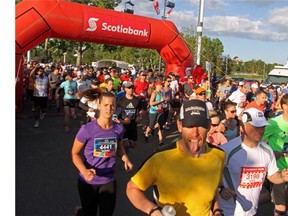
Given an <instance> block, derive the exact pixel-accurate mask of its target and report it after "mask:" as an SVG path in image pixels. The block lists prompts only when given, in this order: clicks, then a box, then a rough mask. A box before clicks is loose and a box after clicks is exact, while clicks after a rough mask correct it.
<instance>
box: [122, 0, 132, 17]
mask: <svg viewBox="0 0 288 216" xmlns="http://www.w3.org/2000/svg"><path fill="white" fill-rule="evenodd" d="M127 5H129V7H130V8H129V7H127ZM134 6H135V5H134V4H133V3H132V2H131V0H129V1H127V2H125V9H124V13H129V14H133V13H134V10H133V7H134Z"/></svg>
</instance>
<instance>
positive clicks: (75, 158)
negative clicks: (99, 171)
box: [71, 139, 96, 181]
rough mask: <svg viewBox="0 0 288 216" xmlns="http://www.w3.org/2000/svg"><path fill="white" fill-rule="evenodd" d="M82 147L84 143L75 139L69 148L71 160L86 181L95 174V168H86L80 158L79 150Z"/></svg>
mask: <svg viewBox="0 0 288 216" xmlns="http://www.w3.org/2000/svg"><path fill="white" fill-rule="evenodd" d="M83 148H84V143H81V142H80V141H79V140H77V139H75V140H74V143H73V147H72V150H71V156H72V162H73V164H74V165H75V167H76V168H77V169H78V170H79V172H80V173H81V174H82V175H83V176H84V178H85V179H86V180H87V181H91V180H92V179H93V178H94V176H95V175H96V170H95V169H87V168H86V166H85V165H84V163H83V160H82V158H81V155H80V153H81V151H82V149H83Z"/></svg>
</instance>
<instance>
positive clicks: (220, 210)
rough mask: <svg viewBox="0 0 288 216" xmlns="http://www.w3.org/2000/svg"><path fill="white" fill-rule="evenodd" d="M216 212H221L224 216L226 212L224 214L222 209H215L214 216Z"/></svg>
mask: <svg viewBox="0 0 288 216" xmlns="http://www.w3.org/2000/svg"><path fill="white" fill-rule="evenodd" d="M216 212H220V213H221V215H223V216H224V212H223V210H222V209H220V208H217V209H214V210H213V215H214V214H215V213H216Z"/></svg>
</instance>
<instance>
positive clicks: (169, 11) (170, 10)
mask: <svg viewBox="0 0 288 216" xmlns="http://www.w3.org/2000/svg"><path fill="white" fill-rule="evenodd" d="M172 10H173V8H170V9H169V10H168V11H167V17H168V16H169V15H170V13H171V12H172Z"/></svg>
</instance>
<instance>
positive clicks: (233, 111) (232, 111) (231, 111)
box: [227, 110, 236, 113]
mask: <svg viewBox="0 0 288 216" xmlns="http://www.w3.org/2000/svg"><path fill="white" fill-rule="evenodd" d="M227 111H229V112H230V113H236V110H227Z"/></svg>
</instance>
